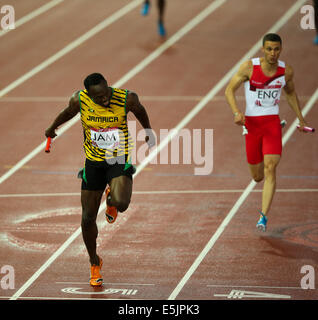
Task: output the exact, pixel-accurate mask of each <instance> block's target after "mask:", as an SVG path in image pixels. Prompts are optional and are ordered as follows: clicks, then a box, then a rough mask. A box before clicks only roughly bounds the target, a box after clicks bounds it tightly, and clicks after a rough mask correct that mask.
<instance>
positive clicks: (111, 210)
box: [105, 187, 117, 223]
mask: <svg viewBox="0 0 318 320" xmlns="http://www.w3.org/2000/svg"><path fill="white" fill-rule="evenodd" d="M109 194H110V188H109V187H107V189H106V204H107V199H108V196H109ZM105 215H106V220H107V222H108V223H114V222H115V220H116V218H117V208H116V207H111V206H109V205H108V204H107V208H106V213H105Z"/></svg>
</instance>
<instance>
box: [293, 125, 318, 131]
mask: <svg viewBox="0 0 318 320" xmlns="http://www.w3.org/2000/svg"><path fill="white" fill-rule="evenodd" d="M297 128H300V125H297ZM304 131H306V132H315V128H310V127H304Z"/></svg>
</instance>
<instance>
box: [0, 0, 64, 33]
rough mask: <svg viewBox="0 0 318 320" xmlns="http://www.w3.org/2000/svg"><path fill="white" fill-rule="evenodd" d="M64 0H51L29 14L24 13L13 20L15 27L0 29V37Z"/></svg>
mask: <svg viewBox="0 0 318 320" xmlns="http://www.w3.org/2000/svg"><path fill="white" fill-rule="evenodd" d="M63 1H64V0H52V1H50V2H48V3H46V4H45V5H43V6H42V7H40V8H38V9H36V10H34V11H32V12H30V13H29V14H27V15H25V16H24V17H22V18H20V19H19V20H17V21H15V23H14V24H15V28H14V29H11V30H0V37H2V36H4V35H6V34H8V33H9V32H10V31H14V30H16V29H17V28H18V27H20V26H22V25H23V24H25V23H27V22H29V21H31V20H32V19H34V18H36V17H37V16H39V15H40V14H42V13H44V12H46V11H48V10H50V9H51V8H53V7H55V6H56V5H58V4H60V3H61V2H63Z"/></svg>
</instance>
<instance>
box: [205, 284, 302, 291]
mask: <svg viewBox="0 0 318 320" xmlns="http://www.w3.org/2000/svg"><path fill="white" fill-rule="evenodd" d="M207 287H209V288H259V289H291V290H304V289H303V288H301V287H271V286H236V285H218V284H208V285H207Z"/></svg>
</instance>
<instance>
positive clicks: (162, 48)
mask: <svg viewBox="0 0 318 320" xmlns="http://www.w3.org/2000/svg"><path fill="white" fill-rule="evenodd" d="M141 1H142V0H141ZM141 1H138V2H141ZM226 1H227V0H215V1H214V2H212V3H211V4H210V5H209V6H208V7H207V8H205V9H204V10H203V11H202V12H201V13H199V14H198V15H197V16H196V17H195V18H193V19H192V20H191V21H190V22H188V23H187V24H186V25H185V26H184V27H183V28H181V29H180V30H179V31H178V32H177V33H176V34H175V35H173V36H172V37H171V38H170V39H168V40H167V41H166V42H165V43H164V44H162V45H161V46H160V47H159V48H157V49H156V50H155V51H154V52H153V53H151V54H150V55H149V56H151V59H150V58H149V56H148V57H146V58H145V59H144V60H143V61H142V62H141V63H139V64H138V65H137V66H136V67H135V68H133V69H132V72H129V76H127V75H125V76H124V77H123V78H121V79H120V80H119V81H118V82H117V83H116V84H114V86H122V85H123V84H124V80H125V81H128V80H129V79H131V78H132V77H133V76H135V75H136V74H137V73H138V72H140V71H142V70H143V69H144V68H145V67H146V66H147V65H149V64H150V63H151V62H152V61H153V60H154V59H156V58H157V57H158V56H159V55H158V53H159V52H160V54H161V53H163V52H164V51H165V50H166V49H168V48H169V46H172V45H173V44H174V43H176V42H177V41H178V40H180V39H181V38H182V37H183V36H185V35H186V34H187V33H188V32H189V31H191V30H192V29H193V28H194V27H196V26H197V25H198V24H199V23H200V22H201V21H203V20H204V19H205V18H206V17H207V16H208V15H209V14H211V13H212V12H213V11H215V10H216V9H217V8H219V7H220V6H221V5H222V4H224V3H225V2H226ZM171 39H173V40H171ZM167 43H169V46H168V45H167ZM0 97H1V94H0ZM78 119H79V116H77V117H74V118H73V119H71V120H70V121H69V122H68V123H66V124H65V125H64V126H63V127H62V128H61V129H60V131H58V134H59V135H61V133H62V132H64V131H66V130H67V129H68V128H70V127H71V126H72V125H73V124H74V123H75V122H76V121H77V120H78ZM65 128H66V129H65ZM44 145H45V141H44V142H43V143H42V144H41V145H39V146H38V147H37V148H39V150H37V148H36V149H35V150H37V152H40V151H41V150H43V146H44ZM35 155H36V153H35V152H34V151H32V157H34V156H35ZM27 157H30V154H29V155H28V156H27ZM24 164H25V161H24V160H23V159H22V160H21V161H20V162H19V168H20V167H22V166H23V165H24ZM141 166H142V164H141ZM143 167H144V166H143ZM13 169H14V167H13V168H12V170H13ZM15 171H16V170H15ZM15 171H12V173H11V175H12V174H13V173H14V172H15ZM140 171H141V169H139V170H138V169H137V172H136V173H135V177H136V176H137V175H138V174H139V173H140ZM8 177H9V176H8V175H7V178H8ZM1 178H2V177H1ZM1 178H0V183H1V182H3V181H4V180H3V179H1ZM105 208H106V201H103V202H102V204H101V206H100V210H99V213H100V212H102V211H103V210H105ZM80 233H81V227H79V228H78V229H77V230H76V231H75V232H74V233H73V234H72V235H71V236H70V237H69V238H68V239H67V240H66V241H65V242H64V243H63V244H62V246H61V247H60V248H59V249H58V250H57V251H56V252H55V253H54V254H53V255H52V256H51V257H50V258H49V259H48V260H47V261H46V262H45V263H44V264H43V265H42V266H41V267H40V268H39V269H38V270H37V271H36V272H35V273H34V274H33V275H32V276H31V278H30V279H29V280H28V281H27V282H25V283H24V285H23V286H22V287H20V289H19V290H18V291H16V292H15V294H14V295H12V297H11V298H10V300H16V299H18V298H19V297H20V296H21V294H23V292H24V291H25V290H27V289H28V288H29V287H30V286H31V285H32V284H33V282H34V281H35V280H36V279H37V278H38V277H39V276H40V275H41V274H42V273H43V272H44V271H45V270H46V269H47V268H48V267H49V266H50V265H51V264H52V263H53V262H54V260H55V259H56V258H58V257H59V256H60V255H61V254H62V253H63V252H64V250H65V249H66V248H67V247H68V246H69V245H70V244H71V243H72V242H73V241H74V240H75V239H76V238H77V237H78V236H79V234H80Z"/></svg>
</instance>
